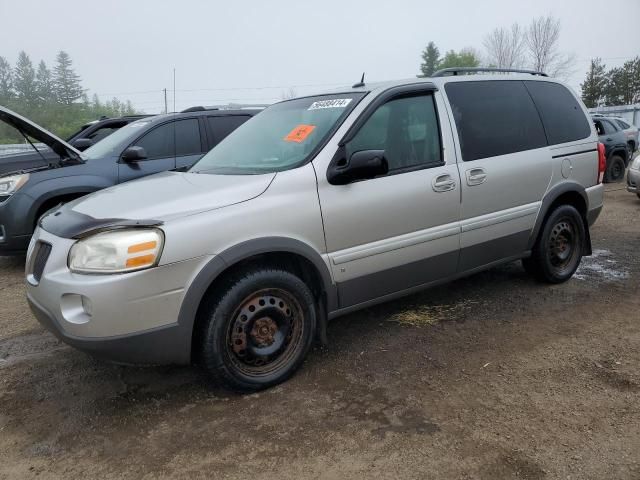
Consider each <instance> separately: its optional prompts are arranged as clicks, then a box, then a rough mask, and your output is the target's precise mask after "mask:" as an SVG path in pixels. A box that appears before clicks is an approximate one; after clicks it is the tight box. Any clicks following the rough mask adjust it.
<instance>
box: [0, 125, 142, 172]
mask: <svg viewBox="0 0 640 480" xmlns="http://www.w3.org/2000/svg"><path fill="white" fill-rule="evenodd" d="M0 115H1V113H0ZM146 117H149V115H132V116H126V117H120V118H101V119H99V120H94V121H93V122H89V123H86V124H84V125H82V126H81V127H80V128H79V129H78V131H77V132H75V133H74V134H73V135H71V136H70V137H69V138H68V139H67V140H66V141H67V143H69V144H70V145H72V146H73V147H75V148H76V149H77V150H79V151H83V150H86V149H87V148H89V147H91V146H92V145H94V144H96V143H98V142H99V141H100V140H102V139H104V138H106V137H108V136H109V135H111V134H112V133H113V132H115V131H116V130H118V129H119V128H121V127H124V126H125V125H128V124H129V123H131V122H135V121H136V120H140V119H141V118H146ZM34 146H35V148H37V149H38V152H36V151H34ZM34 146H31V145H29V144H25V145H24V148H21V149H20V150H17V151H10V150H6V148H3V149H0V175H2V174H5V173H8V172H14V171H16V170H21V169H30V168H35V167H41V166H43V165H47V164H48V163H50V162H56V161H57V160H59V159H60V157H59V155H58V154H57V153H55V152H54V151H53V150H51V149H50V148H48V147H47V146H46V145H45V144H43V143H40V144H36V145H34Z"/></svg>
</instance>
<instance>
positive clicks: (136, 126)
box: [82, 120, 150, 160]
mask: <svg viewBox="0 0 640 480" xmlns="http://www.w3.org/2000/svg"><path fill="white" fill-rule="evenodd" d="M149 122H150V120H137V121H135V122H132V123H130V124H129V125H125V126H124V127H122V128H120V129H118V130H117V131H116V132H114V133H112V134H111V135H109V136H108V137H107V138H105V139H104V140H100V141H99V142H98V143H96V144H95V145H93V146H92V147H89V148H87V149H86V150H85V151H84V152H82V156H83V157H85V158H86V159H87V160H96V159H99V158H104V157H106V156H108V155H111V153H112V150H113V149H115V148H116V147H119V146H120V144H121V143H122V142H124V141H126V140H127V139H128V138H131V139H133V138H137V136H138V135H139V134H140V133H142V129H143V128H144V127H145V126H146V125H147V124H148V123H149ZM117 154H118V155H119V154H120V152H117Z"/></svg>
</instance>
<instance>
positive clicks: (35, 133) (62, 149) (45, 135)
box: [0, 106, 82, 158]
mask: <svg viewBox="0 0 640 480" xmlns="http://www.w3.org/2000/svg"><path fill="white" fill-rule="evenodd" d="M0 122H3V123H6V124H7V125H10V126H12V127H13V128H15V129H17V130H21V131H23V132H24V133H26V134H27V135H29V136H30V137H32V138H34V139H36V140H37V141H38V142H41V143H44V144H45V145H46V146H48V147H49V148H50V149H51V150H53V151H54V152H56V153H57V154H58V155H60V157H62V158H68V157H75V158H82V154H81V153H80V151H79V150H76V149H75V148H74V147H72V146H71V145H69V144H68V143H67V142H65V141H64V140H62V139H60V138H58V137H56V136H55V135H54V134H53V133H51V132H49V131H48V130H45V129H44V128H42V127H41V126H40V125H38V124H36V123H33V122H32V121H31V120H28V119H26V118H24V117H23V116H22V115H18V114H17V113H16V112H13V111H11V110H9V109H8V108H5V107H3V106H0Z"/></svg>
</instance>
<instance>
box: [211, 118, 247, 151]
mask: <svg viewBox="0 0 640 480" xmlns="http://www.w3.org/2000/svg"><path fill="white" fill-rule="evenodd" d="M249 118H251V117H249V116H248V115H233V116H231V115H228V116H225V117H207V121H208V122H209V129H210V131H211V133H213V143H214V145H215V144H217V143H219V142H221V141H222V139H224V138H225V137H226V136H227V135H229V134H230V133H231V132H233V131H234V130H235V129H236V128H238V127H239V126H240V125H242V124H243V123H244V122H246V121H247V120H249Z"/></svg>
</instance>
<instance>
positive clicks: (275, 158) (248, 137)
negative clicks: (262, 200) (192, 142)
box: [189, 93, 364, 175]
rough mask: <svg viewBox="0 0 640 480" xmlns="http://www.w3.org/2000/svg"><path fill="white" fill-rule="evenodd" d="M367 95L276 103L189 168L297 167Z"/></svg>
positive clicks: (245, 171) (231, 171)
mask: <svg viewBox="0 0 640 480" xmlns="http://www.w3.org/2000/svg"><path fill="white" fill-rule="evenodd" d="M363 96H364V94H363V93H348V94H344V93H341V94H333V95H322V96H314V97H305V98H298V99H295V100H288V101H285V102H281V103H277V104H275V105H272V106H270V107H268V108H266V109H265V110H264V111H262V112H260V113H259V114H258V115H256V116H255V117H253V118H252V119H251V120H249V121H247V122H246V123H244V124H243V125H242V126H241V127H239V128H238V129H237V130H235V131H234V132H233V133H231V134H230V135H229V136H228V137H227V138H225V139H224V140H223V141H222V142H220V143H219V144H218V145H217V146H216V147H215V148H214V149H213V150H211V151H210V152H209V153H207V154H206V155H205V156H204V157H202V158H201V159H200V161H199V162H198V163H196V164H195V165H194V166H193V167H192V168H191V170H189V171H190V172H193V173H208V174H221V175H253V174H259V173H270V172H281V171H283V170H289V169H291V168H295V167H297V166H299V165H301V164H303V163H304V162H306V161H307V159H308V157H309V155H310V154H311V153H312V152H313V151H314V150H315V148H316V147H317V146H318V145H320V144H321V143H322V142H323V141H324V139H325V138H326V137H327V136H328V135H330V134H331V133H332V132H333V130H334V128H337V127H338V126H339V125H340V124H341V123H342V121H343V120H344V118H345V117H346V116H347V115H348V114H349V112H350V111H351V110H352V109H353V108H354V107H355V105H356V104H357V103H358V101H359V100H360V99H361V98H362V97H363Z"/></svg>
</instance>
